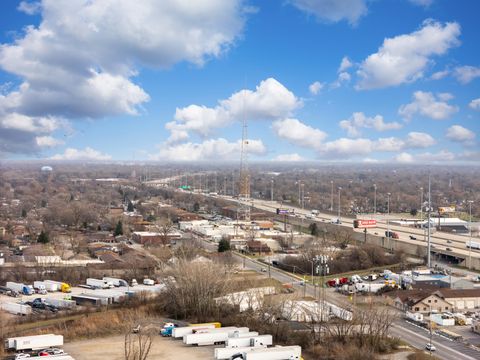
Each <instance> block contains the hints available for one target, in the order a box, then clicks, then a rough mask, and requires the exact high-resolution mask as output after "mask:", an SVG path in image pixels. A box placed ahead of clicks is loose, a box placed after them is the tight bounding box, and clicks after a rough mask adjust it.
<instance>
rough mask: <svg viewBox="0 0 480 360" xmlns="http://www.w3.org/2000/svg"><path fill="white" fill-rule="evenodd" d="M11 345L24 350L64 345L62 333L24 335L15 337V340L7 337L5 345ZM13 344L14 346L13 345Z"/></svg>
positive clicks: (11, 347)
mask: <svg viewBox="0 0 480 360" xmlns="http://www.w3.org/2000/svg"><path fill="white" fill-rule="evenodd" d="M7 344H8V345H9V346H10V347H9V349H13V350H16V351H22V350H41V349H47V348H49V347H57V346H63V336H62V335H53V334H49V335H36V336H23V337H18V338H14V339H13V341H11V340H10V339H7V340H6V341H5V345H7ZM11 345H13V346H11Z"/></svg>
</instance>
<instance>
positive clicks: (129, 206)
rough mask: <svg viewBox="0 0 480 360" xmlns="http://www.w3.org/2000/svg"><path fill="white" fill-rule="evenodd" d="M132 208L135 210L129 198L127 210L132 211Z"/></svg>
mask: <svg viewBox="0 0 480 360" xmlns="http://www.w3.org/2000/svg"><path fill="white" fill-rule="evenodd" d="M134 210H135V207H134V206H133V203H132V202H131V201H130V200H128V205H127V211H128V212H133V211H134Z"/></svg>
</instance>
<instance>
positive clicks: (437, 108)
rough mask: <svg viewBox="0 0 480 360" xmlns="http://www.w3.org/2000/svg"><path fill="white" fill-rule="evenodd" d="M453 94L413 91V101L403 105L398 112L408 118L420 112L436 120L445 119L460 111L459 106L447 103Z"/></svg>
mask: <svg viewBox="0 0 480 360" xmlns="http://www.w3.org/2000/svg"><path fill="white" fill-rule="evenodd" d="M450 99H452V95H451V94H448V93H442V94H438V95H437V96H435V95H434V94H432V93H431V92H423V91H416V92H414V93H413V101H412V102H411V103H409V104H406V105H402V106H401V107H400V108H399V110H398V113H399V114H400V116H402V117H404V118H405V119H407V120H410V119H412V117H413V116H415V115H417V114H419V115H421V116H426V117H429V118H431V119H434V120H445V119H448V118H449V117H451V116H452V115H453V114H455V113H456V112H457V111H458V107H457V106H454V105H450V104H448V103H447V101H448V100H450Z"/></svg>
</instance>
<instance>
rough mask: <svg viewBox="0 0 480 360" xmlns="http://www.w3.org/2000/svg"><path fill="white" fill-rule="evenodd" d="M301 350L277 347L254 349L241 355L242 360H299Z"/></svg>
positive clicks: (296, 347) (296, 346)
mask: <svg viewBox="0 0 480 360" xmlns="http://www.w3.org/2000/svg"><path fill="white" fill-rule="evenodd" d="M301 358H302V348H301V347H300V346H298V345H295V346H281V347H280V346H278V347H271V348H264V349H263V348H256V349H254V350H251V351H248V352H245V353H243V354H242V357H241V359H242V360H300V359H301Z"/></svg>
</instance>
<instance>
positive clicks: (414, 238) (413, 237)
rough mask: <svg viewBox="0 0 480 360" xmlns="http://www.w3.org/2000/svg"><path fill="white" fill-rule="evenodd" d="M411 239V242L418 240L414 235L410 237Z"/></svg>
mask: <svg viewBox="0 0 480 360" xmlns="http://www.w3.org/2000/svg"><path fill="white" fill-rule="evenodd" d="M409 237H410V240H417V238H416V237H415V236H413V235H410V236H409Z"/></svg>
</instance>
